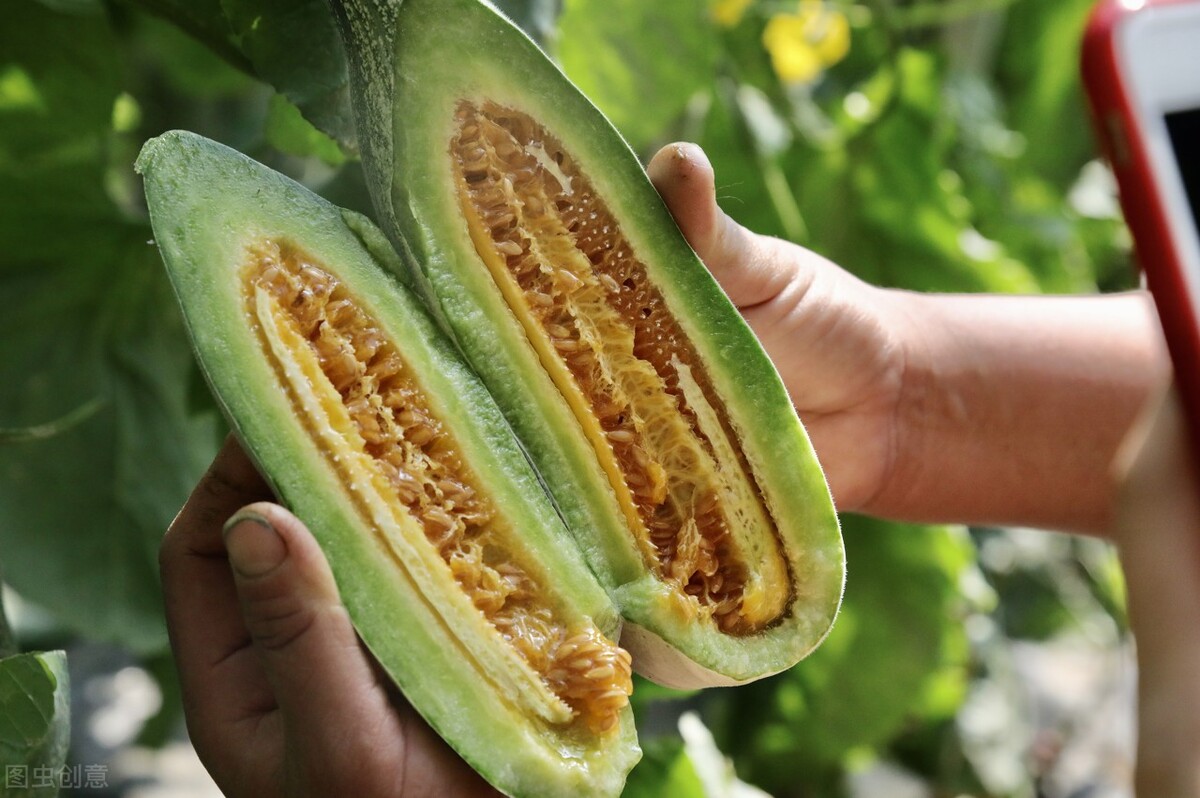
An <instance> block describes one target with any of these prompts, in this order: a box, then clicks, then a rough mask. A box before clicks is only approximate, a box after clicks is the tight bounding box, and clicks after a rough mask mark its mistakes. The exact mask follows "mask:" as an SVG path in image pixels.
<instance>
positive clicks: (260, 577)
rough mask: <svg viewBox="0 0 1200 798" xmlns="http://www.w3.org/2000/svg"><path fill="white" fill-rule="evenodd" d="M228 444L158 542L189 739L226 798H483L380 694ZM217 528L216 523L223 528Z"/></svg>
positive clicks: (251, 474)
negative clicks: (332, 797)
mask: <svg viewBox="0 0 1200 798" xmlns="http://www.w3.org/2000/svg"><path fill="white" fill-rule="evenodd" d="M270 498H271V493H270V490H269V489H268V487H267V485H266V484H265V483H264V482H263V480H262V478H261V477H260V476H259V475H258V473H257V472H256V471H255V470H254V467H253V465H252V464H251V463H250V461H249V460H248V459H247V457H246V455H245V454H244V453H243V452H242V450H241V449H240V448H239V446H238V445H237V443H236V442H235V441H234V440H233V438H232V437H231V438H230V439H229V440H227V441H226V444H225V446H224V447H223V448H222V450H221V452H220V454H219V455H218V456H217V458H216V460H215V461H214V462H213V464H212V466H211V468H210V469H209V471H208V473H207V474H206V475H205V476H204V478H203V479H202V480H201V481H200V483H199V484H198V485H197V486H196V489H195V491H194V492H193V493H192V495H191V498H189V499H188V501H187V504H186V505H184V508H183V510H181V511H180V513H179V516H178V517H177V518H176V519H175V521H174V523H172V525H171V527H170V529H169V530H168V531H167V534H166V536H165V537H164V539H163V542H162V546H161V549H160V554H159V566H160V570H161V573H162V581H163V592H164V598H165V601H166V613H167V624H168V628H169V630H170V635H171V647H172V650H173V651H174V653H175V660H176V664H177V667H178V669H179V676H180V682H181V686H182V688H183V704H184V712H185V715H186V717H187V724H188V731H189V733H190V735H191V739H192V743H193V744H194V745H195V748H196V752H197V753H198V754H199V756H200V759H201V761H202V762H203V763H204V765H205V767H207V768H208V771H209V773H210V774H211V775H212V777H213V779H214V781H216V783H217V785H218V786H219V787H220V788H221V790H222V791H223V792H224V793H225V794H226V795H228V796H231V797H232V798H239V797H240V796H247V797H248V798H271V797H272V796H284V795H286V796H289V798H294V797H295V796H329V795H354V796H365V797H368V796H390V797H391V798H403V796H414V797H415V796H422V798H423V797H424V796H443V795H444V796H476V795H479V796H494V795H499V793H497V792H495V791H494V790H492V789H491V788H490V787H489V786H488V785H487V784H485V783H484V782H483V780H482V779H480V778H479V776H477V775H476V774H475V773H474V771H472V770H471V768H470V767H468V766H467V765H466V763H464V762H463V761H462V760H461V759H459V758H458V756H457V755H456V754H455V753H454V752H453V751H452V750H451V749H450V748H449V747H447V746H446V744H445V743H443V742H442V741H441V739H440V738H438V736H437V735H436V734H435V733H434V732H433V731H432V730H431V729H430V728H429V727H428V726H427V725H426V724H425V723H424V721H423V720H422V719H421V718H420V717H419V716H418V715H417V714H416V712H415V711H414V710H413V709H412V708H411V707H410V706H409V705H408V704H406V703H405V702H404V699H403V697H401V696H400V695H399V694H398V693H397V692H396V691H395V690H394V688H392V686H391V683H390V681H389V680H388V679H387V677H386V676H384V675H383V674H382V673H381V672H380V671H379V669H378V666H377V665H376V664H375V663H374V662H373V660H371V658H370V655H369V654H367V652H366V650H365V649H364V648H363V646H362V645H361V644H360V643H359V640H358V638H357V637H356V635H355V633H354V629H353V627H352V626H351V625H350V619H349V616H348V615H347V614H346V611H345V609H344V608H343V607H342V605H341V602H340V601H339V599H338V594H337V588H336V586H335V584H334V581H333V574H332V573H331V572H330V570H329V566H328V564H327V563H326V561H325V557H324V555H323V554H322V552H321V550H320V548H319V547H318V545H317V542H316V541H315V540H314V539H313V537H312V535H311V534H309V532H308V530H307V529H306V528H305V527H304V525H303V524H302V523H301V522H300V521H299V520H298V519H297V518H296V517H295V516H293V515H292V514H291V513H289V512H287V511H286V510H284V509H283V508H282V507H279V506H278V505H275V504H271V503H269V502H268V501H267V500H269V499H270ZM227 520H228V523H226V522H227Z"/></svg>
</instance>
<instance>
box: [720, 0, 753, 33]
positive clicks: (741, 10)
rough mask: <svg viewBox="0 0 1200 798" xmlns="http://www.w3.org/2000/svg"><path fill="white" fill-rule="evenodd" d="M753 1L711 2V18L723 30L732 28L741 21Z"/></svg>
mask: <svg viewBox="0 0 1200 798" xmlns="http://www.w3.org/2000/svg"><path fill="white" fill-rule="evenodd" d="M752 2H754V0H713V4H712V18H713V19H714V20H715V21H716V23H717V24H718V25H720V26H721V27H723V28H732V27H734V26H735V25H737V24H738V23H739V22H741V21H742V16H743V15H744V14H745V13H746V9H747V8H749V7H750V4H751V3H752Z"/></svg>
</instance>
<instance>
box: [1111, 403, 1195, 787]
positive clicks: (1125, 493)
mask: <svg viewBox="0 0 1200 798" xmlns="http://www.w3.org/2000/svg"><path fill="white" fill-rule="evenodd" d="M1185 424H1186V420H1185V418H1184V415H1183V408H1182V406H1181V405H1180V402H1179V398H1178V396H1177V395H1175V394H1174V393H1173V392H1172V393H1169V394H1168V395H1167V396H1166V398H1165V399H1164V400H1161V401H1160V402H1158V403H1155V406H1152V407H1151V408H1150V410H1149V412H1147V413H1146V414H1145V415H1144V417H1143V419H1142V420H1141V421H1140V422H1139V424H1138V425H1137V427H1136V428H1135V429H1134V431H1132V432H1131V433H1130V435H1129V440H1128V441H1127V443H1126V445H1125V447H1124V448H1123V451H1122V453H1121V456H1120V457H1119V458H1118V463H1117V473H1118V476H1119V477H1120V478H1121V479H1122V483H1121V490H1120V496H1119V499H1118V506H1117V511H1116V513H1115V517H1116V529H1115V530H1114V533H1113V537H1114V539H1115V541H1116V542H1117V544H1118V546H1119V547H1120V551H1121V563H1122V568H1123V569H1124V572H1125V580H1126V584H1127V586H1128V593H1129V614H1130V624H1131V626H1132V628H1133V631H1134V635H1135V637H1136V639H1137V651H1138V682H1139V690H1138V716H1139V725H1140V729H1139V738H1140V739H1141V741H1142V743H1143V744H1140V745H1139V746H1138V765H1137V770H1138V772H1137V783H1138V787H1139V789H1138V794H1139V795H1143V794H1145V795H1163V796H1168V795H1171V796H1173V795H1195V794H1196V793H1195V790H1196V789H1197V788H1200V746H1198V745H1197V740H1200V715H1198V714H1197V713H1196V712H1195V710H1194V708H1195V707H1196V706H1200V681H1198V680H1197V679H1196V678H1195V677H1196V674H1197V673H1198V672H1200V636H1198V635H1197V629H1200V496H1198V494H1197V491H1198V487H1197V486H1200V469H1198V468H1197V464H1196V459H1195V456H1194V454H1193V453H1192V452H1190V451H1189V449H1188V442H1189V441H1190V440H1191V439H1190V437H1189V436H1188V434H1187V432H1188V431H1187V429H1186V427H1185Z"/></svg>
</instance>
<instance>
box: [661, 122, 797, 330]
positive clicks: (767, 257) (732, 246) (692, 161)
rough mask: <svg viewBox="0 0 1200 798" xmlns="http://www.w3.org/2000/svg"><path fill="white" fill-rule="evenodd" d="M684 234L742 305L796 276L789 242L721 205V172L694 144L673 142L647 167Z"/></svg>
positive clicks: (770, 293) (755, 301) (775, 292)
mask: <svg viewBox="0 0 1200 798" xmlns="http://www.w3.org/2000/svg"><path fill="white" fill-rule="evenodd" d="M646 172H647V173H648V174H649V176H650V180H651V182H653V183H654V187H655V188H656V189H658V193H659V194H660V195H661V196H662V198H663V202H665V203H666V205H667V209H668V210H669V211H670V212H671V215H672V216H674V217H675V223H676V224H677V225H679V230H680V232H682V233H683V236H684V238H686V239H687V242H688V243H689V244H691V246H692V249H694V250H696V254H697V255H699V256H700V259H701V260H703V261H704V265H705V266H707V267H708V270H709V271H710V272H711V273H712V275H713V277H714V278H716V280H717V282H718V283H720V284H721V287H722V288H723V289H725V293H727V294H728V295H729V298H730V300H732V301H733V303H734V304H735V305H737V306H738V307H739V308H747V307H751V306H754V305H760V304H762V303H764V302H767V301H769V300H771V299H773V298H774V297H775V296H777V295H778V294H779V292H780V291H782V290H783V289H784V288H785V287H786V286H787V284H788V282H789V281H790V280H791V279H792V278H793V277H794V276H796V271H795V258H788V257H786V253H785V252H783V250H784V249H785V248H786V247H788V246H789V245H787V244H786V243H785V242H782V241H778V240H776V239H772V238H766V237H763V236H759V235H756V234H754V233H752V232H750V231H749V230H747V229H746V228H744V227H742V226H741V225H740V224H738V223H737V222H735V221H734V220H733V219H731V218H730V217H729V216H728V215H726V213H725V212H724V211H722V210H721V208H720V206H719V205H717V192H716V176H715V174H714V172H713V167H712V164H711V163H710V162H709V160H708V156H706V155H705V154H704V150H702V149H700V147H699V146H697V145H695V144H688V143H675V144H668V145H667V146H665V147H663V148H662V149H661V150H659V151H658V152H657V153H656V154H655V156H654V157H653V158H652V159H651V160H650V163H649V165H648V166H647V167H646Z"/></svg>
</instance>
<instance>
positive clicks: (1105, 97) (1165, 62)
mask: <svg viewBox="0 0 1200 798" xmlns="http://www.w3.org/2000/svg"><path fill="white" fill-rule="evenodd" d="M1083 77H1084V85H1085V87H1086V89H1087V93H1088V96H1089V99H1090V100H1091V105H1092V113H1093V120H1094V123H1095V128H1096V132H1097V134H1098V137H1099V139H1100V143H1101V146H1102V148H1103V149H1104V150H1105V151H1106V154H1107V156H1108V159H1109V161H1110V163H1111V164H1112V168H1113V172H1114V173H1115V174H1116V177H1117V184H1118V187H1119V189H1120V194H1121V207H1122V209H1123V210H1124V212H1125V219H1126V221H1127V222H1128V224H1129V228H1130V230H1131V231H1132V233H1133V241H1134V248H1135V250H1136V255H1137V259H1138V261H1139V263H1140V264H1141V267H1142V272H1143V273H1144V274H1145V277H1146V283H1147V285H1148V286H1149V288H1150V292H1151V294H1153V296H1154V301H1155V304H1156V306H1157V307H1158V314H1159V318H1160V319H1161V320H1162V326H1163V331H1164V332H1165V334H1166V339H1167V346H1168V348H1169V349H1170V352H1171V359H1172V361H1173V362H1174V365H1175V380H1176V383H1177V384H1178V386H1179V392H1180V394H1181V395H1182V397H1183V401H1184V404H1185V405H1186V406H1187V412H1188V415H1189V419H1190V421H1191V429H1192V433H1193V435H1192V438H1193V443H1194V446H1195V451H1196V452H1197V453H1200V0H1103V2H1101V3H1100V4H1099V5H1098V6H1097V7H1096V9H1095V11H1094V12H1093V14H1092V17H1091V20H1090V23H1089V25H1088V29H1087V33H1086V35H1085V37H1084V45H1083Z"/></svg>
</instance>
